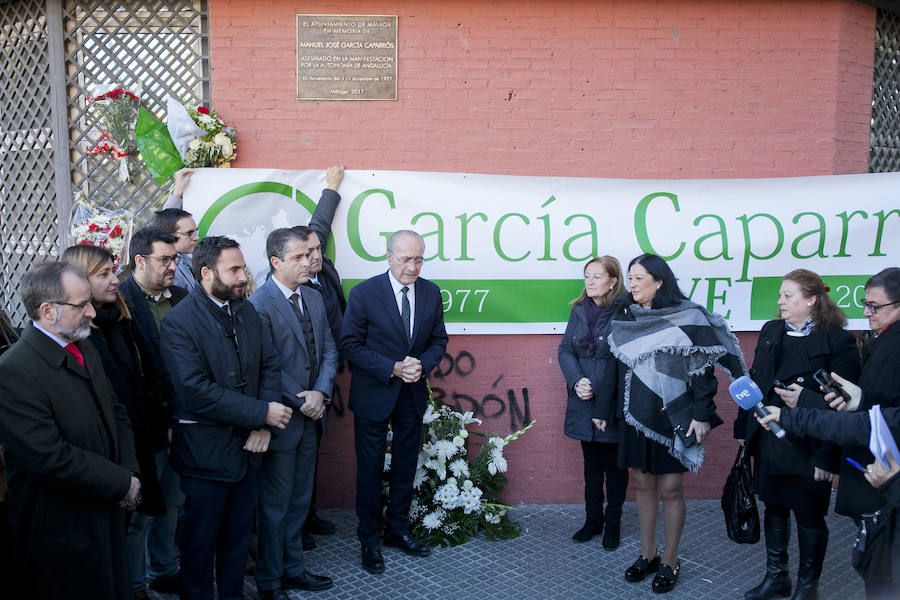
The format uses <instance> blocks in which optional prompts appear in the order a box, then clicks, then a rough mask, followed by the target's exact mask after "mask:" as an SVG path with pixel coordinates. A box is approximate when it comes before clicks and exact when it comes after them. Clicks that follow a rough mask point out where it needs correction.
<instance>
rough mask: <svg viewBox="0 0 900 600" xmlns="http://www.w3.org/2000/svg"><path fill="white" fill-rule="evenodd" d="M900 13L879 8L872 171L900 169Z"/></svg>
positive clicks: (873, 108) (874, 76)
mask: <svg viewBox="0 0 900 600" xmlns="http://www.w3.org/2000/svg"><path fill="white" fill-rule="evenodd" d="M898 61H900V14H898V13H896V12H889V11H885V10H879V11H878V16H877V17H876V22H875V69H874V74H873V77H872V122H871V129H870V133H869V171H871V172H873V173H875V172H884V171H900V65H898Z"/></svg>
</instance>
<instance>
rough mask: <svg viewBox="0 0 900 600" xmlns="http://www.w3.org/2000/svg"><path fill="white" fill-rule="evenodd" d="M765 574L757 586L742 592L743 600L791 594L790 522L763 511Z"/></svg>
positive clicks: (765, 598) (759, 599) (763, 599)
mask: <svg viewBox="0 0 900 600" xmlns="http://www.w3.org/2000/svg"><path fill="white" fill-rule="evenodd" d="M764 523H765V525H764V526H765V532H766V576H765V577H764V578H763V580H762V583H760V584H759V585H758V586H756V587H754V588H751V589H749V590H747V592H746V593H744V600H769V599H770V598H778V597H780V598H787V597H788V596H790V595H791V578H790V575H789V573H788V553H787V548H788V540H789V539H790V537H791V522H790V521H789V520H788V519H787V518H783V517H779V516H776V515H774V514H772V513H770V512H769V511H766V513H765V519H764Z"/></svg>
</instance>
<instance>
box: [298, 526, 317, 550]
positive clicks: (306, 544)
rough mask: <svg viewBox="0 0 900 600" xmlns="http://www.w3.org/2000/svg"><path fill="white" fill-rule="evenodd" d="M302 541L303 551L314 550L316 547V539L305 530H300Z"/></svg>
mask: <svg viewBox="0 0 900 600" xmlns="http://www.w3.org/2000/svg"><path fill="white" fill-rule="evenodd" d="M300 540H301V541H302V542H303V550H312V549H313V548H315V547H316V538H314V537H313V535H312V534H311V533H309V532H308V531H306V530H305V529H301V530H300Z"/></svg>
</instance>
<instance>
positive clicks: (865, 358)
mask: <svg viewBox="0 0 900 600" xmlns="http://www.w3.org/2000/svg"><path fill="white" fill-rule="evenodd" d="M859 387H861V388H863V389H864V390H868V391H870V392H881V393H883V394H886V395H887V396H890V395H892V394H896V393H897V392H900V324H895V325H894V326H893V327H890V328H888V330H887V331H885V332H884V333H882V334H881V335H879V336H878V337H876V338H873V339H871V340H870V341H869V342H868V343H867V344H866V345H865V346H863V349H862V375H860V379H859ZM870 398H872V394H864V395H863V399H862V402H861V403H860V406H859V408H858V409H857V410H859V411H861V412H865V411H867V410H869V409H870V408H872V406H873V405H872V404H871V402H870V401H869V400H868V399H870ZM889 406H895V404H894V403H889V404H885V405H883V408H887V407H889ZM848 457H849V458H852V459H853V460H855V461H856V462H858V463H860V464H863V465H867V464H869V463H871V462H872V460H873V457H872V453H871V452H869V448H868V443H866V444H863V445H859V446H845V447H844V452H843V455H842V456H841V470H840V475H841V478H840V482H839V484H838V493H837V501H836V502H835V507H834V510H835V512H837V513H839V514H842V515H847V516H849V517H854V518H857V517H859V516H860V515H862V514H865V513H872V512H875V511H876V510H878V509H879V508H881V507H882V506H883V505H884V498H883V496H882V495H881V494H879V493H878V490H876V489H875V488H873V487H872V486H871V485H869V482H868V481H866V479H865V477H863V476H862V473H861V472H859V471H857V470H856V469H854V468H853V467H852V466H851V465H850V463H848V462H847V461H846V460H845V459H846V458H848Z"/></svg>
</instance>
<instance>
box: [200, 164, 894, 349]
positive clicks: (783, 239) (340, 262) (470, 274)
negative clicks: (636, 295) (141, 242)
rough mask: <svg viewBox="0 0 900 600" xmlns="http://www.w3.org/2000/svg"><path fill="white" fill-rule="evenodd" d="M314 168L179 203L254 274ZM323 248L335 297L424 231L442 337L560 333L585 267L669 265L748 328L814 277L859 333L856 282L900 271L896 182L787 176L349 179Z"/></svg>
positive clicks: (701, 298)
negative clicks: (396, 237) (790, 286)
mask: <svg viewBox="0 0 900 600" xmlns="http://www.w3.org/2000/svg"><path fill="white" fill-rule="evenodd" d="M324 185H325V181H324V171H275V170H266V169H198V170H197V171H196V172H195V174H194V175H193V178H192V180H191V183H190V185H189V186H188V188H187V192H186V194H185V204H184V207H185V210H188V211H190V212H191V213H192V214H194V216H195V218H196V219H197V222H198V224H199V225H200V233H201V236H206V235H228V236H231V237H234V238H235V239H237V240H238V241H239V242H240V244H241V246H242V248H243V250H244V256H245V258H246V260H247V264H248V265H249V266H250V268H251V270H252V272H253V273H254V275H255V276H256V278H257V281H261V280H262V279H264V278H265V273H266V272H267V270H268V266H267V262H266V257H265V239H266V236H267V235H268V233H269V232H270V231H272V230H273V229H275V228H278V227H290V226H292V225H297V224H306V223H308V221H309V217H310V215H311V213H312V211H313V210H314V208H315V203H316V202H318V198H319V196H320V194H321V190H322V188H323V187H324ZM339 191H340V194H341V197H342V201H341V204H340V206H339V208H338V211H337V214H336V215H335V218H334V222H333V224H332V227H333V229H332V231H333V240H332V241H331V243H330V244H329V254H331V255H332V256H333V258H334V261H335V264H336V265H337V268H338V271H339V272H340V274H341V276H342V278H343V279H344V280H345V288H347V289H349V287H350V286H352V285H354V284H355V283H356V282H358V281H359V280H362V279H366V278H368V277H371V276H373V275H375V274H377V273H381V272H384V271H385V270H386V269H387V262H386V258H385V252H386V241H387V238H388V237H389V236H390V234H391V233H392V232H394V231H396V230H398V229H413V230H416V231H418V232H419V233H421V234H422V235H423V236H424V237H425V242H426V252H425V257H426V264H425V266H424V267H423V270H422V275H423V276H424V277H427V278H428V279H430V280H432V281H434V282H435V283H437V284H438V285H440V287H441V290H442V295H443V297H444V309H445V318H446V321H447V329H448V331H450V332H451V333H560V332H562V331H563V330H564V328H565V322H566V320H567V318H568V313H569V307H568V302H569V300H571V299H572V298H574V297H576V296H577V295H578V294H579V293H580V291H581V289H582V287H583V282H582V268H583V265H584V263H585V262H586V261H587V260H588V259H589V258H590V257H593V256H597V255H602V254H610V255H612V256H615V257H616V258H618V259H619V261H620V262H621V263H622V267H623V269H627V265H628V262H629V261H630V260H631V259H632V258H634V257H635V256H637V255H638V254H641V253H643V252H654V253H656V254H659V255H660V256H662V257H664V258H665V259H666V260H667V261H668V262H669V265H670V266H671V267H672V270H673V271H674V272H675V275H676V277H678V278H679V285H680V287H681V289H682V290H683V291H684V293H685V295H687V296H688V297H690V298H691V299H692V300H694V301H695V302H698V303H700V304H702V305H704V306H706V307H707V308H708V309H709V310H711V311H713V312H717V313H719V314H721V315H723V316H725V317H726V318H727V319H728V321H729V323H730V324H731V326H732V328H733V329H735V330H740V331H755V330H758V329H759V328H760V327H761V326H762V324H763V323H764V322H765V321H766V320H768V319H771V318H773V317H774V315H776V313H777V306H776V300H777V295H778V286H779V285H780V277H781V276H782V275H783V274H785V273H787V272H788V271H790V270H792V269H796V268H805V269H810V270H812V271H815V272H816V273H819V274H820V275H822V276H823V277H824V278H825V280H826V282H827V283H828V285H829V286H830V288H831V295H832V297H833V298H834V299H835V301H836V302H837V303H838V304H839V305H840V306H841V307H842V308H843V309H844V310H845V311H846V312H847V315H848V317H850V319H851V320H850V326H851V328H854V329H865V328H867V326H868V323H867V321H866V320H865V319H864V318H863V316H862V308H861V302H860V300H861V298H862V297H863V284H864V283H865V281H866V279H868V278H869V277H870V276H872V275H873V274H874V273H877V272H878V271H880V270H881V269H883V268H885V267H889V266H897V265H898V263H900V261H898V255H900V208H898V206H900V203H898V191H900V173H877V174H865V175H834V176H825V177H796V178H781V179H718V180H671V181H668V180H620V179H586V178H574V177H567V178H563V177H521V176H509V175H474V174H464V173H419V172H403V171H347V172H346V173H345V176H344V181H343V183H342V184H341V186H340V190H339Z"/></svg>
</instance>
